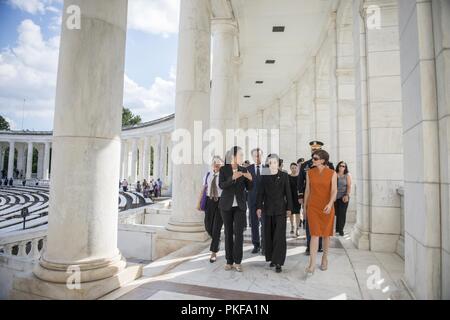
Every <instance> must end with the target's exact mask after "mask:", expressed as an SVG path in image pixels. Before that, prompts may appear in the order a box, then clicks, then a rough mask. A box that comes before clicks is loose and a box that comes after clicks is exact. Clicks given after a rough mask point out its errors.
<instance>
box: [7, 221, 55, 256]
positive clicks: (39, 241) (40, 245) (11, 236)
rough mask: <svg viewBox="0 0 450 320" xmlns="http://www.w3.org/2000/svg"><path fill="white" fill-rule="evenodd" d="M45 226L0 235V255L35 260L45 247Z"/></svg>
mask: <svg viewBox="0 0 450 320" xmlns="http://www.w3.org/2000/svg"><path fill="white" fill-rule="evenodd" d="M46 240H47V227H46V226H45V227H42V228H38V229H33V230H32V231H30V230H27V231H17V232H13V233H8V234H5V235H3V236H0V256H4V257H18V258H24V259H30V260H37V259H39V257H40V256H41V252H42V250H43V249H44V248H45V245H46Z"/></svg>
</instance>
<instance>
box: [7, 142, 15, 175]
mask: <svg viewBox="0 0 450 320" xmlns="http://www.w3.org/2000/svg"><path fill="white" fill-rule="evenodd" d="M14 151H15V142H14V141H10V142H9V157H8V179H9V178H12V177H13V175H14V153H15V152H14Z"/></svg>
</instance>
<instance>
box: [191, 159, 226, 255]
mask: <svg viewBox="0 0 450 320" xmlns="http://www.w3.org/2000/svg"><path fill="white" fill-rule="evenodd" d="M222 166H223V160H222V159H221V158H220V157H219V156H214V157H213V159H212V163H211V171H209V172H207V173H206V174H205V176H204V177H203V183H204V184H203V190H202V193H201V195H200V197H201V198H200V200H199V202H198V206H197V209H198V210H202V208H201V202H202V197H205V199H203V200H206V201H205V202H206V204H205V206H204V208H203V209H204V211H205V230H206V232H207V233H208V235H209V236H210V237H211V245H210V247H209V250H210V251H211V257H210V258H209V262H211V263H213V262H216V259H217V252H218V251H219V244H220V233H221V231H222V226H223V221H222V216H221V213H220V209H219V200H220V196H221V195H222V189H221V188H220V187H219V171H220V168H221V167H222Z"/></svg>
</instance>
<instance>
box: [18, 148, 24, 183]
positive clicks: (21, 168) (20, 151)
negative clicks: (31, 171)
mask: <svg viewBox="0 0 450 320" xmlns="http://www.w3.org/2000/svg"><path fill="white" fill-rule="evenodd" d="M17 170H19V176H20V173H21V172H22V173H23V174H24V175H25V145H24V144H22V143H20V144H18V145H17Z"/></svg>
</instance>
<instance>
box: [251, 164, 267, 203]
mask: <svg viewBox="0 0 450 320" xmlns="http://www.w3.org/2000/svg"><path fill="white" fill-rule="evenodd" d="M263 167H264V166H263V164H262V163H261V164H260V167H259V178H258V177H257V176H256V164H252V165H251V166H249V167H247V170H248V172H250V174H251V175H252V178H253V187H252V189H251V190H250V191H249V192H248V206H249V207H250V208H252V207H253V208H255V207H256V200H257V196H258V189H259V185H260V184H261V180H262V177H263V169H264V168H263Z"/></svg>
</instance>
